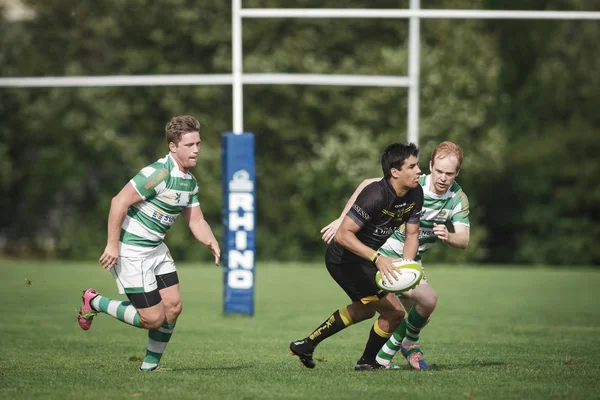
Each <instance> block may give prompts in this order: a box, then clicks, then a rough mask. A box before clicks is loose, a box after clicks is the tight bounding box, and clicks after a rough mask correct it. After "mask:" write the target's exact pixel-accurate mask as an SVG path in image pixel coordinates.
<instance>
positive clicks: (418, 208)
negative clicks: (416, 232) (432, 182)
mask: <svg viewBox="0 0 600 400" xmlns="http://www.w3.org/2000/svg"><path fill="white" fill-rule="evenodd" d="M415 194H416V195H415V205H414V206H413V208H412V209H411V210H410V216H409V217H408V219H407V220H406V223H407V224H418V223H419V222H420V221H421V216H422V215H423V202H424V201H425V196H424V195H423V187H421V185H418V186H417V187H416V188H415Z"/></svg>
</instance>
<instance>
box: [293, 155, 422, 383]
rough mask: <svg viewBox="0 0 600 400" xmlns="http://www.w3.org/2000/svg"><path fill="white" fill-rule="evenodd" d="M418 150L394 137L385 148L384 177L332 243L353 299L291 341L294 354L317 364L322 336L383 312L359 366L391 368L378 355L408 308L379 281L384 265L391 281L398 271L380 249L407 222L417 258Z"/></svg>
mask: <svg viewBox="0 0 600 400" xmlns="http://www.w3.org/2000/svg"><path fill="white" fill-rule="evenodd" d="M418 155H419V149H418V148H417V146H416V145H414V144H413V143H410V144H402V143H393V144H391V145H389V146H387V147H386V148H385V149H384V151H383V154H382V156H381V168H382V170H383V175H384V179H382V180H380V181H378V182H373V183H371V184H370V185H368V186H367V187H365V189H364V190H363V191H362V192H361V193H360V195H359V196H358V197H357V199H356V202H355V203H354V204H353V205H352V208H351V209H350V211H348V213H347V214H346V216H345V217H344V219H343V221H342V223H341V225H340V227H339V228H338V231H337V233H336V235H335V238H334V240H332V241H331V243H330V244H329V246H328V247H327V252H326V255H325V263H326V265H327V270H328V271H329V274H330V275H331V277H332V278H333V279H334V280H335V281H336V282H337V284H338V285H339V286H340V287H341V288H342V289H343V290H344V292H346V294H347V295H348V297H350V299H351V300H352V303H351V304H350V305H348V306H346V307H343V308H341V309H339V310H337V311H335V312H334V313H333V314H332V315H331V316H330V317H329V318H327V319H326V320H325V321H324V322H323V323H322V324H320V325H319V326H318V327H317V328H316V329H315V330H314V331H313V332H312V333H311V334H310V335H309V336H307V337H305V338H304V339H300V340H295V341H293V342H292V343H290V350H291V352H292V354H293V355H295V356H298V358H299V359H300V361H301V362H302V364H304V365H305V366H306V367H308V368H314V367H315V361H314V359H313V352H314V350H315V347H316V346H317V345H318V344H319V343H320V342H322V341H323V340H325V339H326V338H328V337H330V336H332V335H334V334H335V333H337V332H339V331H341V330H342V329H344V328H346V327H348V326H350V325H352V324H355V323H357V322H360V321H364V320H366V319H370V318H372V317H373V316H374V315H375V313H376V312H377V313H379V318H378V319H377V320H376V321H375V324H374V325H373V327H372V328H371V332H370V334H369V339H368V340H367V343H366V346H365V350H364V352H363V355H362V356H361V358H360V359H359V360H358V362H357V363H356V366H355V367H354V369H355V370H357V371H371V370H375V369H380V368H385V367H384V366H381V365H380V364H378V363H377V362H376V361H375V357H376V355H377V352H378V351H379V349H381V347H382V346H383V345H384V343H385V342H386V341H387V339H388V338H389V337H390V336H391V335H392V333H393V332H394V330H395V329H396V327H397V326H398V325H399V324H400V322H401V321H402V319H403V318H404V310H403V308H402V305H401V304H400V300H398V298H397V297H396V296H395V295H394V294H392V293H387V292H384V291H382V290H381V289H379V288H378V287H377V285H376V284H375V274H376V273H377V271H378V270H379V271H380V272H381V274H382V275H383V277H384V279H386V280H387V281H390V282H391V281H392V280H393V279H394V278H395V277H396V273H397V272H396V271H395V269H394V267H393V265H392V262H393V261H394V259H392V258H390V257H387V256H384V255H382V254H379V253H378V252H377V249H379V247H381V245H382V244H383V243H385V241H386V240H387V239H388V237H389V236H390V235H391V234H392V233H394V231H395V230H396V229H398V228H399V227H400V226H401V225H402V224H404V223H406V241H405V245H404V254H403V255H404V258H409V259H414V258H415V256H416V255H417V250H418V247H419V236H418V234H419V218H420V216H421V210H422V207H423V189H422V187H421V186H420V185H419V175H420V174H421V170H420V169H419V166H418V160H417V157H418Z"/></svg>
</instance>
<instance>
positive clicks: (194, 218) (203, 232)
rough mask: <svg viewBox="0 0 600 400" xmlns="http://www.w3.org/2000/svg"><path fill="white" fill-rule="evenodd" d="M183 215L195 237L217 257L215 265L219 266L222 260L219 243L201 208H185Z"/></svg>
mask: <svg viewBox="0 0 600 400" xmlns="http://www.w3.org/2000/svg"><path fill="white" fill-rule="evenodd" d="M181 215H183V218H184V219H185V222H187V224H188V226H189V227H190V230H191V231H192V233H193V234H194V237H195V238H196V239H197V240H198V241H199V242H200V243H202V244H204V245H206V247H208V248H209V249H210V252H211V253H212V254H213V256H214V257H215V265H219V262H220V260H221V249H220V248H219V242H217V239H216V238H215V235H213V232H212V229H210V225H208V222H206V220H205V219H204V214H203V213H202V210H201V209H200V206H195V207H188V208H185V209H184V210H183V211H182V212H181Z"/></svg>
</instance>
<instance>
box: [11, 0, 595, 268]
mask: <svg viewBox="0 0 600 400" xmlns="http://www.w3.org/2000/svg"><path fill="white" fill-rule="evenodd" d="M23 3H24V4H25V5H26V6H27V7H28V8H29V9H30V10H31V11H32V14H33V17H32V18H27V19H22V20H9V19H8V18H6V15H8V8H7V7H6V6H4V7H0V76H1V77H20V76H72V75H116V74H131V75H136V74H188V73H189V74H194V73H204V74H210V73H227V72H229V71H231V57H232V56H231V4H230V2H229V1H223V0H202V1H197V0H128V1H125V2H123V1H120V0H103V1H94V0H81V1H78V2H65V1H60V0H26V1H25V0H24V1H23ZM339 6H340V4H339V2H338V1H334V0H294V1H283V0H278V1H277V0H245V1H243V7H276V8H281V7H292V8H303V7H307V8H308V7H310V8H320V7H322V8H335V7H339ZM344 7H347V8H408V0H404V1H391V0H389V1H384V0H369V1H366V0H363V1H359V0H350V1H346V2H344ZM422 7H423V8H430V9H439V8H442V9H449V8H459V9H465V8H473V9H515V10H517V9H520V10H581V11H600V3H599V2H596V1H592V0H514V1H509V0H481V1H471V0H464V1H459V0H427V1H423V2H422ZM598 38H600V21H522V20H521V21H519V20H503V21H501V20H441V19H424V20H422V21H421V71H420V72H421V76H420V101H421V104H420V145H421V168H422V169H423V170H424V172H429V171H428V160H429V156H430V154H431V151H432V150H433V148H434V147H435V146H436V145H437V144H438V143H439V142H441V141H443V140H451V141H453V142H456V143H458V144H459V145H461V146H462V147H463V149H464V151H465V161H464V164H463V168H462V171H461V173H460V176H459V178H458V181H459V183H460V184H461V185H462V187H463V188H464V190H465V191H466V193H467V195H468V196H469V199H470V203H471V235H472V236H471V243H470V246H469V248H468V249H467V250H466V251H459V250H455V249H449V248H447V247H446V246H438V247H437V248H434V249H432V250H431V252H430V253H431V255H430V256H429V259H428V262H432V261H443V262H472V263H487V264H492V263H527V264H550V265H595V266H598V265H600V246H597V242H598V240H599V239H600V223H599V222H600V186H599V185H597V184H596V179H597V177H598V176H600V160H599V157H598V154H599V153H600V113H599V112H598V110H599V109H600V96H599V93H600V73H599V71H600V40H599V39H598ZM243 50H244V71H245V72H259V73H264V72H296V73H338V74H372V75H374V74H382V75H398V76H400V75H407V73H408V69H407V68H408V21H405V20H394V19H390V20H385V19H383V20H381V19H380V20H378V19H364V20H359V19H324V20H319V19H316V20H309V19H246V20H244V23H243ZM181 114H191V115H194V116H196V117H197V118H198V119H199V120H200V122H201V124H202V128H201V136H202V146H203V148H202V150H201V157H200V160H199V165H198V166H197V168H196V169H195V170H194V171H193V172H194V174H195V176H196V177H197V178H198V181H199V184H200V188H201V190H200V200H201V204H202V208H203V211H204V213H205V215H206V218H207V219H208V221H209V222H210V223H211V225H212V226H213V229H214V231H215V233H216V234H217V237H222V234H223V228H222V224H221V219H222V188H221V180H220V179H221V171H220V168H221V164H220V158H221V153H220V146H221V134H222V133H223V132H227V131H229V130H231V128H232V122H231V121H232V93H231V87H230V86H210V87H185V86H172V87H107V88H19V89H16V88H0V139H1V141H0V189H1V192H2V195H1V196H0V209H1V210H2V212H1V213H0V251H1V252H2V253H4V255H5V256H19V257H24V256H27V257H61V258H73V259H93V258H97V257H98V256H99V255H100V254H101V253H102V251H103V249H104V246H105V243H106V220H107V215H108V210H109V206H110V200H111V198H112V197H113V196H114V195H115V194H116V193H117V192H118V191H119V190H120V189H121V187H122V186H123V185H124V184H125V183H127V181H128V180H129V179H130V178H131V177H132V176H133V175H134V174H135V173H137V171H139V170H140V169H141V168H142V167H144V166H145V165H147V164H149V163H150V162H153V161H154V160H156V159H157V158H159V157H162V156H164V154H166V153H167V146H166V143H165V139H164V125H165V123H166V122H167V121H168V120H169V119H170V118H171V117H172V116H174V115H181ZM244 114H245V121H244V125H245V129H246V130H247V131H251V132H254V133H255V135H256V161H257V164H256V169H257V178H256V179H257V258H258V259H259V260H281V261H286V260H289V261H292V260H293V261H298V260H304V261H311V260H321V259H322V257H323V254H324V249H325V245H324V243H322V241H321V239H320V233H319V230H320V228H321V227H323V226H324V225H325V224H327V223H328V222H330V221H331V220H333V219H334V218H336V217H337V216H338V215H339V214H340V212H341V210H342V207H343V205H344V204H345V202H346V200H347V199H348V197H349V196H350V194H351V193H352V192H353V190H354V188H355V187H356V186H357V185H358V184H359V183H360V182H361V181H362V180H363V179H364V178H368V177H375V176H381V170H380V165H379V155H380V151H381V149H382V148H383V147H384V146H385V145H387V144H388V143H391V142H395V141H405V140H406V114H407V91H406V90H405V89H402V88H347V87H328V86H254V85H251V86H245V88H244ZM167 243H168V245H169V247H170V249H171V252H172V253H173V254H174V256H175V257H176V258H177V259H182V260H198V259H207V260H208V259H210V255H209V254H207V253H208V252H207V251H206V250H205V248H204V247H203V246H200V245H196V244H194V241H193V238H192V235H191V233H189V231H188V230H187V227H186V226H185V224H184V223H183V222H181V221H179V222H177V223H176V224H175V226H174V227H173V228H172V229H171V232H170V233H169V235H167Z"/></svg>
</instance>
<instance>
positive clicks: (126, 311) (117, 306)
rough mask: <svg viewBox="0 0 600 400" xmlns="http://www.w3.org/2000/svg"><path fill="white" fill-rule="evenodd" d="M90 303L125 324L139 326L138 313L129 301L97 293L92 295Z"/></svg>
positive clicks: (97, 309)
mask: <svg viewBox="0 0 600 400" xmlns="http://www.w3.org/2000/svg"><path fill="white" fill-rule="evenodd" d="M90 304H91V305H92V307H93V308H94V309H95V310H96V311H98V312H102V313H105V314H108V315H110V316H111V317H114V318H116V319H118V320H119V321H122V322H125V323H126V324H129V325H132V326H135V327H138V328H139V327H140V314H138V312H137V310H136V309H135V307H134V306H133V305H132V304H131V302H129V301H118V300H111V299H109V298H108V297H103V296H100V295H98V296H96V297H94V299H93V300H92V301H91V302H90Z"/></svg>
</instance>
